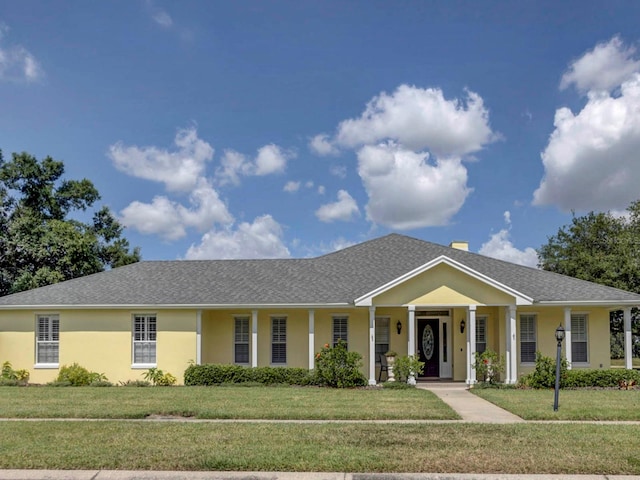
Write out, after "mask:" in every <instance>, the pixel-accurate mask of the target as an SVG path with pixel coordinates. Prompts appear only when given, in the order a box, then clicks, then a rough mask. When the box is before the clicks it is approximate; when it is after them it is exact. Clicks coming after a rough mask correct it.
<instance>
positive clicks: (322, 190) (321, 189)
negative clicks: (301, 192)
mask: <svg viewBox="0 0 640 480" xmlns="http://www.w3.org/2000/svg"><path fill="white" fill-rule="evenodd" d="M326 191H327V189H326V188H325V186H324V185H318V195H324V194H325V192H326Z"/></svg>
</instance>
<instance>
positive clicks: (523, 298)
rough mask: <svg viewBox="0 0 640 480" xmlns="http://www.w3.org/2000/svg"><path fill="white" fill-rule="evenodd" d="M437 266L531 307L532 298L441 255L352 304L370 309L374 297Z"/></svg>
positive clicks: (517, 303)
mask: <svg viewBox="0 0 640 480" xmlns="http://www.w3.org/2000/svg"><path fill="white" fill-rule="evenodd" d="M438 265H448V266H450V267H451V268H453V269H455V270H458V271H460V272H462V273H464V274H465V275H468V276H470V277H472V278H475V279H476V280H479V281H481V282H482V283H485V284H486V285H489V286H491V287H493V288H495V289H496V290H499V291H501V292H504V293H506V294H507V295H511V296H513V297H514V301H515V304H516V305H532V304H533V298H531V297H529V296H527V295H525V294H523V293H521V292H519V291H517V290H515V289H514V288H511V287H509V286H508V285H504V284H502V283H500V282H498V281H496V280H494V279H493V278H491V277H488V276H487V275H484V274H482V273H480V272H478V271H476V270H474V269H472V268H469V267H468V266H466V265H464V264H462V263H460V262H456V261H455V260H453V259H451V258H449V257H447V256H446V255H441V256H439V257H437V258H434V259H433V260H431V261H430V262H427V263H425V264H424V265H422V266H420V267H418V268H416V269H414V270H411V271H410V272H407V273H405V274H404V275H402V276H400V277H398V278H396V279H394V280H392V281H390V282H389V283H387V284H385V285H382V286H380V287H378V288H376V289H375V290H372V291H371V292H369V293H367V294H365V295H362V296H361V297H359V298H356V299H355V301H354V304H355V305H356V306H357V307H370V306H372V305H373V299H374V297H376V296H378V295H380V294H381V293H384V292H386V291H388V290H391V289H392V288H395V287H397V286H399V285H401V284H402V283H403V282H406V281H407V280H410V279H412V278H414V277H416V276H418V275H420V274H422V273H424V272H427V271H428V270H430V269H432V268H434V267H437V266H438Z"/></svg>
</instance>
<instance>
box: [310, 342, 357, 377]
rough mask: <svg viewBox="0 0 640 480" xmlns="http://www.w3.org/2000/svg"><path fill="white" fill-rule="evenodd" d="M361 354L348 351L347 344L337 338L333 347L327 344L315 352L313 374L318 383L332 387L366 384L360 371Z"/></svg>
mask: <svg viewBox="0 0 640 480" xmlns="http://www.w3.org/2000/svg"><path fill="white" fill-rule="evenodd" d="M361 367H362V355H360V354H359V353H358V352H349V351H348V350H347V344H346V343H345V342H344V341H343V340H339V341H338V343H337V345H336V346H335V347H330V346H329V344H325V346H324V347H323V348H322V350H320V352H319V353H317V354H316V369H315V375H316V379H317V381H318V384H319V385H324V386H327V387H333V388H352V387H360V386H363V385H366V384H367V379H366V377H365V376H364V375H363V374H362V372H361V371H360V368H361Z"/></svg>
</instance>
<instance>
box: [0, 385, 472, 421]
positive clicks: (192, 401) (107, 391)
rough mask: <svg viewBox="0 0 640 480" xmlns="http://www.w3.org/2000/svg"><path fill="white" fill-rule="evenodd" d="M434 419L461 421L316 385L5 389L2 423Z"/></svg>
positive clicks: (403, 395) (410, 402)
mask: <svg viewBox="0 0 640 480" xmlns="http://www.w3.org/2000/svg"><path fill="white" fill-rule="evenodd" d="M148 415H182V416H191V417H197V418H216V419H239V418H243V419H294V420H316V419H317V420H381V419H382V420H399V419H407V420H433V419H457V418H460V417H459V416H458V415H457V414H456V413H455V412H454V411H453V410H452V409H451V408H450V407H449V406H448V405H446V404H445V403H444V402H442V401H441V400H440V399H439V398H437V397H436V396H435V395H434V394H433V393H431V392H428V391H425V390H419V389H402V390H391V389H387V390H385V389H382V388H375V389H329V388H315V387H309V388H307V387H305V388H300V387H234V386H230V387H227V386H225V387H148V388H132V387H106V388H105V387H102V388H97V387H94V388H92V387H26V388H25V387H0V417H4V418H73V417H76V418H114V419H117V418H145V417H146V416H148Z"/></svg>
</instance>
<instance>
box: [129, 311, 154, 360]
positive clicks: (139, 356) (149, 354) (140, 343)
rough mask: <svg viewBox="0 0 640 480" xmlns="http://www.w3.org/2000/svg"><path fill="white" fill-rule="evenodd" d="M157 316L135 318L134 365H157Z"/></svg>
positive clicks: (138, 316)
mask: <svg viewBox="0 0 640 480" xmlns="http://www.w3.org/2000/svg"><path fill="white" fill-rule="evenodd" d="M156 336H157V335H156V316H155V315H134V317H133V364H134V365H155V364H156Z"/></svg>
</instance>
